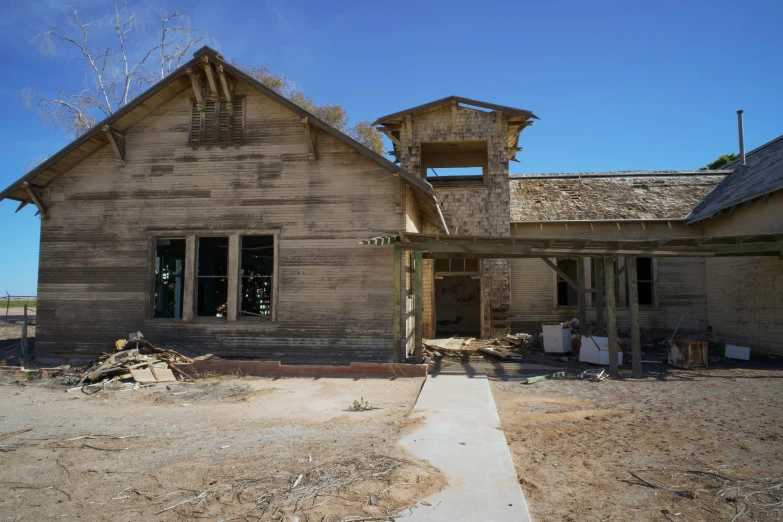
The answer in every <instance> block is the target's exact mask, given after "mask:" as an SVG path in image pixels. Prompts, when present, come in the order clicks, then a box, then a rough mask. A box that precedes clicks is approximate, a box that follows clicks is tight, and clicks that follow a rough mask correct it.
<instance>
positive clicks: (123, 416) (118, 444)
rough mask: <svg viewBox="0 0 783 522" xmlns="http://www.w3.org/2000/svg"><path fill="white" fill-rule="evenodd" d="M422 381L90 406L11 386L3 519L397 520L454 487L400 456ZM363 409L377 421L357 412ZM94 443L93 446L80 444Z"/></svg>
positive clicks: (91, 402)
mask: <svg viewBox="0 0 783 522" xmlns="http://www.w3.org/2000/svg"><path fill="white" fill-rule="evenodd" d="M422 382H423V379H396V380H395V379H263V378H242V379H220V380H215V379H213V380H209V381H206V382H204V383H201V384H196V385H174V386H172V387H171V388H172V389H171V390H167V389H166V388H157V389H147V390H132V391H108V392H105V393H103V392H101V393H97V394H95V395H92V396H87V395H85V394H83V393H82V392H71V393H67V392H65V391H64V389H63V387H62V386H61V385H60V386H57V385H55V384H53V383H51V382H46V381H33V382H28V383H25V385H22V383H18V382H17V383H13V382H9V378H8V377H5V378H4V382H2V383H0V384H2V385H0V454H2V458H0V520H2V521H6V520H8V521H11V520H13V521H22V520H118V521H121V520H142V519H151V518H154V519H155V520H193V519H206V520H223V519H225V520H280V519H282V516H283V514H286V513H288V514H292V513H294V512H296V513H297V514H298V515H299V516H300V517H301V518H300V520H301V522H304V521H306V520H311V521H312V520H317V521H320V520H322V519H323V518H324V517H325V516H326V515H327V514H328V516H327V517H326V520H328V521H331V522H334V521H337V520H342V519H344V518H346V517H348V516H360V517H369V516H381V515H385V514H387V513H392V512H394V510H396V509H398V508H402V507H404V506H409V505H411V504H412V503H414V502H415V501H416V500H417V499H420V498H424V497H426V496H427V495H429V494H431V493H433V492H435V491H437V490H439V489H441V488H442V487H443V486H444V485H445V484H444V481H443V478H442V475H441V474H440V473H439V472H438V471H437V470H435V469H433V468H432V467H430V466H429V465H428V464H426V463H424V462H421V461H416V460H415V459H413V458H412V457H411V456H410V455H408V454H406V453H405V452H404V450H403V449H402V448H401V447H400V446H398V445H397V444H396V443H397V441H398V439H399V438H400V436H401V434H403V433H405V432H407V431H408V430H410V429H413V428H414V426H413V425H412V424H413V423H412V422H410V421H408V415H409V413H410V412H411V410H412V408H413V405H414V403H415V401H416V397H417V395H418V393H419V390H420V388H421V386H422ZM362 397H363V398H364V399H365V400H366V401H367V402H369V404H370V406H371V407H372V408H374V409H371V410H369V411H359V412H352V411H348V407H349V406H350V405H351V404H352V403H353V401H354V400H360V399H361V398H362ZM27 429H30V431H26V432H23V433H14V432H17V431H19V430H27ZM85 435H92V436H95V437H97V438H78V437H84V436H85ZM108 436H111V437H128V438H108ZM69 439H70V440H69ZM74 439H75V440H74ZM294 484H296V487H294ZM371 495H375V496H376V497H377V505H375V506H371V505H370V497H371ZM189 499H190V500H189ZM188 500H189V501H188ZM184 501H188V502H185V503H182V502H184ZM179 503H182V504H180V505H178V506H177V507H173V508H171V509H168V510H167V511H164V510H165V509H166V508H169V507H171V506H175V505H177V504H179ZM278 505H282V508H281V509H277V506H278ZM265 507H267V509H266V511H264V508H265ZM273 517H274V518H273ZM291 520H294V519H291Z"/></svg>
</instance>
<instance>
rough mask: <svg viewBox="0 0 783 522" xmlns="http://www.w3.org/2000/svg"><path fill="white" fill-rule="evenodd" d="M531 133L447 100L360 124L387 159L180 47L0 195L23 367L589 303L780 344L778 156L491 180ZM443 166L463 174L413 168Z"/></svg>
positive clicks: (332, 352)
mask: <svg viewBox="0 0 783 522" xmlns="http://www.w3.org/2000/svg"><path fill="white" fill-rule="evenodd" d="M535 119H537V118H536V116H535V115H534V114H533V113H532V112H530V111H527V110H522V109H516V108H512V107H505V106H500V105H495V104H490V103H485V102H480V101H477V100H470V99H466V98H460V97H455V96H452V97H448V98H444V99H441V100H437V101H435V102H432V103H429V104H426V105H422V106H418V107H414V108H411V109H408V110H405V111H400V112H397V113H394V114H390V115H388V116H384V117H382V118H379V119H378V120H377V121H376V123H375V125H377V128H378V129H379V130H380V131H381V132H383V133H384V134H385V135H386V136H388V138H389V139H390V140H391V142H392V144H393V151H391V152H392V155H393V156H394V157H395V159H396V161H395V162H391V161H389V160H387V159H385V158H383V157H382V156H379V155H377V154H375V153H374V152H372V151H370V150H369V149H367V148H366V147H364V146H363V145H361V144H359V143H358V142H356V141H354V140H353V139H351V138H350V137H348V136H346V135H345V134H343V133H341V132H339V131H337V130H335V129H334V128H332V127H330V126H329V125H327V124H326V123H324V122H322V121H320V120H319V119H318V118H316V117H315V116H313V115H312V114H310V113H308V112H307V111H305V110H303V109H302V108H300V107H298V106H297V105H295V104H293V103H292V102H290V101H289V100H287V99H285V98H283V97H281V96H279V95H278V94H276V93H275V92H273V91H271V90H269V89H267V88H266V87H264V86H263V85H261V84H260V83H258V82H257V81H255V80H254V79H252V78H250V77H248V76H247V75H245V74H244V73H243V72H241V71H239V70H238V69H236V68H234V67H232V66H231V65H230V64H229V63H228V62H227V61H226V60H225V59H224V58H223V57H222V56H220V55H219V54H218V53H217V52H216V51H214V50H212V49H209V48H203V49H201V50H199V51H198V52H197V53H195V55H194V58H193V60H191V61H190V62H189V63H187V64H185V65H184V66H183V67H181V68H180V69H178V70H177V71H175V72H174V73H173V74H171V75H169V76H168V77H167V78H166V79H164V80H163V81H161V82H160V83H159V84H157V85H155V86H154V87H152V88H151V89H150V90H148V91H147V92H145V93H144V94H143V95H141V96H140V97H139V98H137V99H136V100H134V101H133V102H132V103H130V104H128V105H127V106H126V107H124V108H123V109H122V110H120V111H118V112H117V113H115V114H113V115H112V116H110V117H109V118H107V119H106V120H104V121H103V122H101V123H100V124H99V125H97V126H96V127H95V128H93V129H92V130H90V131H88V132H87V133H85V134H84V135H82V136H80V137H79V138H78V139H77V140H75V141H74V142H73V143H71V144H70V145H68V146H67V147H65V148H64V149H63V150H61V151H60V152H59V153H57V154H55V155H54V156H52V157H51V158H49V159H48V160H47V161H45V162H44V163H42V164H41V165H39V166H38V167H37V168H35V169H34V170H32V171H31V172H29V173H28V174H26V175H25V176H24V177H22V178H21V179H20V180H19V181H17V182H16V183H14V184H13V185H11V186H10V187H8V188H7V189H6V190H4V191H3V192H1V193H0V199H6V198H8V199H14V200H17V201H19V202H20V208H22V207H24V206H25V205H27V204H33V205H35V206H36V207H37V208H38V213H39V214H40V215H41V217H42V220H41V243H40V260H39V279H38V307H37V332H36V347H35V350H36V356H37V358H38V359H39V361H41V362H43V363H46V362H54V361H62V360H68V361H79V360H85V359H89V358H93V357H95V356H96V355H97V354H99V353H101V352H103V351H105V350H106V347H107V346H111V344H112V343H113V341H114V340H116V339H117V338H118V337H122V336H124V335H126V334H127V333H128V332H131V331H136V330H141V331H142V332H144V334H145V335H146V336H147V337H148V338H150V339H159V340H162V341H165V340H176V341H178V342H180V343H183V344H186V345H189V346H193V347H196V348H198V350H200V351H202V352H208V353H213V354H217V355H220V356H222V357H224V358H253V359H266V360H279V361H282V362H289V363H291V362H297V363H304V362H307V363H345V362H349V361H377V362H385V361H390V360H392V359H394V360H401V359H404V358H405V355H406V354H408V355H415V356H420V354H421V339H422V337H431V336H436V335H451V334H461V335H475V336H482V337H495V336H501V335H504V334H506V333H508V332H510V331H512V330H513V331H516V330H531V329H533V330H535V331H538V329H539V328H540V323H541V322H547V321H553V320H562V319H570V318H571V317H574V316H579V317H580V318H581V319H583V320H586V319H589V320H594V321H596V323H597V324H598V327H599V328H603V323H604V317H603V315H604V314H603V308H604V306H603V305H602V303H604V300H605V301H606V304H607V310H608V311H609V312H610V313H609V316H610V317H611V318H612V319H611V320H614V317H615V316H614V312H615V308H616V309H617V320H618V321H619V322H620V325H621V326H623V325H626V324H636V322H638V323H640V324H641V327H642V328H643V329H646V330H650V331H651V332H659V333H660V332H669V331H670V330H671V329H672V328H674V327H675V326H676V325H677V323H678V321H680V320H681V319H682V326H681V328H682V329H683V330H684V331H687V332H689V334H691V335H694V336H697V335H698V336H701V337H705V338H706V337H707V336H708V335H709V334H710V332H711V333H712V334H713V335H716V336H717V338H719V339H726V340H733V339H735V338H738V337H739V338H741V339H743V341H745V344H749V343H751V342H752V343H755V344H754V346H757V347H759V348H762V349H767V350H774V349H776V347H775V346H777V347H779V346H780V344H779V343H778V344H777V345H775V343H774V341H773V339H772V337H773V334H776V333H777V335H778V338H780V326H779V325H780V324H782V323H783V321H781V320H780V319H781V318H780V316H779V314H780V313H781V310H783V305H781V302H780V299H781V295H783V292H780V289H781V288H780V284H781V281H783V275H781V265H780V261H779V255H780V237H778V236H776V235H774V234H772V235H770V234H771V233H776V232H783V230H781V218H780V209H781V207H780V205H781V202H780V200H781V199H783V198H781V197H780V195H779V194H775V196H776V197H770V194H772V193H773V192H777V191H779V190H780V189H781V188H783V182H781V180H780V178H781V176H780V171H781V168H780V163H777V164H775V161H778V160H779V159H780V156H781V154H780V150H781V147H780V146H779V145H778V146H773V145H770V146H768V147H767V149H765V148H764V147H762V148H761V149H758V150H756V151H753V152H751V153H749V154H748V155H747V165H744V166H737V165H734V166H732V168H731V169H729V170H726V171H719V172H701V171H699V172H652V173H638V172H637V173H602V174H589V175H538V176H509V161H514V160H515V159H516V158H515V155H516V154H517V153H518V152H519V151H520V150H521V149H520V147H519V138H520V133H521V132H522V131H523V130H524V129H525V128H527V127H529V126H530V125H531V124H532V123H533V121H534V120H535ZM778 141H779V140H778ZM768 149H769V150H768ZM770 158H773V159H770ZM774 158H777V159H774ZM757 163H758V164H759V165H760V166H759V165H757ZM465 167H479V168H480V169H481V175H478V176H453V177H445V176H444V177H441V178H438V177H437V175H436V170H434V169H445V168H465ZM773 171H774V176H777V178H774V176H773V174H772V172H773ZM430 172H432V173H431V174H430ZM754 172H760V174H758V176H766V177H769V178H770V181H769V182H768V183H766V184H765V185H764V187H765V188H766V189H767V191H766V192H765V193H762V194H758V193H757V192H758V191H757V190H756V189H760V188H761V186H760V185H761V184H759V183H756V181H755V177H756V176H757V174H754ZM772 178H774V179H772ZM732 180H734V181H732ZM716 187H717V188H716ZM745 196H747V197H745ZM705 198H706V199H705ZM738 198H745V199H742V200H740V199H738ZM735 200H736V201H735ZM754 201H756V202H759V204H758V205H751V204H750V203H751V202H754ZM740 206H742V208H741V209H740V208H739V207H740ZM773 208H774V209H777V214H775V212H776V211H775V210H770V209H773ZM694 209H695V210H694ZM727 209H728V210H727ZM710 235H711V236H716V237H717V236H736V238H735V239H731V240H725V239H720V238H718V239H714V238H713V240H712V242H711V243H710V242H709V241H708V240H706V239H705V236H710ZM740 235H741V236H740ZM772 236H774V237H772ZM740 237H742V238H744V239H738V238H740ZM371 238H376V239H371ZM574 238H577V239H576V243H574V242H573V240H574ZM561 239H562V240H563V241H565V240H568V241H571V243H568V244H565V243H562V241H561ZM735 243H737V244H740V245H739V246H738V245H736V244H735ZM368 244H372V245H377V246H368ZM667 244H668V246H667V247H666V248H663V246H664V245H667ZM732 244H734V246H733V250H732V247H731V245H732ZM471 245H472V246H471ZM745 245H749V246H745ZM599 247H600V248H599ZM775 248H777V250H775ZM728 253H732V254H736V253H739V254H742V255H745V254H749V253H753V254H754V255H762V254H763V255H766V256H768V257H765V258H760V259H756V258H747V257H741V258H725V259H724V258H717V257H716V258H714V259H713V256H719V255H724V254H728ZM773 254H774V256H772V255H773ZM606 256H610V258H607V257H606ZM606 259H611V263H609V264H607V262H606ZM750 259H753V260H752V261H750ZM598 261H600V262H598ZM740 265H741V266H742V267H743V269H742V270H738V269H737V267H738V266H740ZM626 267H629V268H627V270H626ZM745 268H747V270H746V269H745ZM604 269H605V270H606V273H605V270H604ZM614 272H617V274H618V275H617V276H615V275H614V274H613V273H614ZM624 273H627V274H628V276H625V275H621V274H624ZM768 274H776V275H774V278H773V279H767V277H768ZM770 277H772V276H770ZM715 278H721V280H722V282H721V283H720V285H721V287H722V285H724V284H730V285H740V286H742V288H739V287H734V286H732V287H731V288H730V289H729V288H721V289H720V290H718V291H717V292H716V291H714V290H713V288H712V287H713V286H715V285H713V284H712V283H713V282H714V280H715ZM603 280H607V281H608V280H614V281H616V285H614V286H611V285H606V286H605V288H606V289H607V293H606V298H604V292H603V288H604V286H603V284H602V281H603ZM728 281H730V282H728ZM754 284H755V285H757V286H758V287H759V288H758V291H759V292H761V293H762V294H763V297H760V298H759V301H758V302H759V303H760V302H761V299H763V300H764V302H763V304H760V305H759V306H760V307H761V308H764V307H772V310H774V311H773V312H771V313H772V314H773V315H764V314H763V313H755V312H751V311H749V312H748V313H749V314H750V315H751V317H749V318H748V319H747V320H748V321H751V322H753V321H755V323H753V327H754V328H757V330H758V333H755V334H752V335H750V334H748V333H747V332H743V331H742V329H741V328H739V327H738V326H730V323H731V321H732V320H734V318H732V317H730V316H731V315H732V314H733V313H734V309H733V307H736V306H737V303H739V302H741V301H742V299H744V298H745V297H743V296H747V295H748V294H747V293H748V292H751V290H749V287H750V286H752V285H754ZM629 285H630V286H629ZM610 286H611V288H610ZM574 288H579V289H581V291H576V290H574ZM615 288H616V291H615V290H614V289H615ZM637 289H638V292H637ZM774 289H777V290H778V291H777V294H776V295H773V293H774V292H775V290H774ZM610 291H611V293H612V294H616V298H615V297H613V296H612V295H611V294H610V293H608V292H610ZM731 292H735V294H736V298H735V300H734V301H733V302H727V301H721V297H722V296H725V295H727V293H731ZM631 293H632V294H633V298H632V297H630V296H629V294H631ZM637 293H638V298H637V297H636V295H637ZM584 296H591V298H590V299H586V298H585V297H584ZM610 302H611V303H612V305H611V307H610V306H609V303H610ZM636 303H638V305H639V307H640V308H639V310H640V312H639V313H638V314H636V312H634V310H635V308H634V306H635V304H636ZM732 303H733V304H732ZM615 305H616V307H615ZM634 314H635V315H634ZM713 314H715V315H714V316H713ZM775 314H777V315H775ZM638 316H640V317H638ZM735 316H736V314H735ZM633 317H638V321H636V322H634V321H633V320H632V318H633ZM737 317H739V316H737ZM715 321H720V323H721V324H720V325H717V324H716V323H715ZM770 321H772V322H774V321H777V325H778V326H775V325H774V324H772V325H771V324H770ZM762 323H764V324H762ZM735 324H736V325H739V324H742V323H741V322H736V323H735ZM745 324H748V323H745ZM610 330H611V328H610ZM777 349H779V348H777Z"/></svg>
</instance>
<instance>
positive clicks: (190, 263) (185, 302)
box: [182, 235, 196, 321]
mask: <svg viewBox="0 0 783 522" xmlns="http://www.w3.org/2000/svg"><path fill="white" fill-rule="evenodd" d="M195 279H196V236H192V235H191V236H187V237H186V238H185V274H184V281H183V283H182V284H183V286H184V289H183V293H184V294H185V295H184V297H183V299H182V320H183V321H192V320H193V314H194V313H195V308H196V307H195V303H194V301H193V297H194V295H193V294H194V290H195V288H194V286H195V285H194V282H195Z"/></svg>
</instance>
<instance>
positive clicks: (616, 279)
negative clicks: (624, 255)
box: [614, 263, 628, 281]
mask: <svg viewBox="0 0 783 522" xmlns="http://www.w3.org/2000/svg"><path fill="white" fill-rule="evenodd" d="M627 267H628V265H626V264H625V263H623V266H621V267H620V268H619V269H618V270H617V271H616V272H615V274H614V280H615V281H619V280H620V276H622V275H623V272H625V269H626V268H627Z"/></svg>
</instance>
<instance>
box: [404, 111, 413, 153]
mask: <svg viewBox="0 0 783 522" xmlns="http://www.w3.org/2000/svg"><path fill="white" fill-rule="evenodd" d="M405 130H406V136H405V141H406V143H407V144H408V148H411V147H413V120H412V119H411V115H410V114H408V115H407V116H405Z"/></svg>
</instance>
